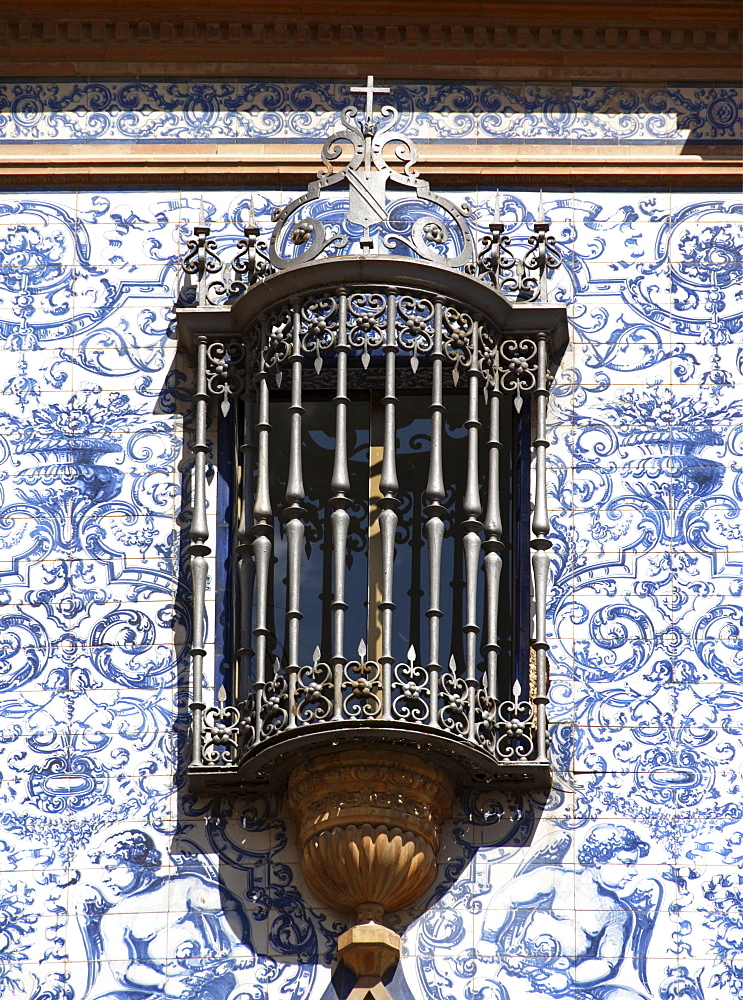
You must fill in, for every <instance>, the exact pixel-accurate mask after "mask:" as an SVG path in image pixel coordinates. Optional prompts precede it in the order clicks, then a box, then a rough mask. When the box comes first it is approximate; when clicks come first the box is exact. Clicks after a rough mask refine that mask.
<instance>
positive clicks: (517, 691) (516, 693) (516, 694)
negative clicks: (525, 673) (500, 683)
mask: <svg viewBox="0 0 743 1000" xmlns="http://www.w3.org/2000/svg"><path fill="white" fill-rule="evenodd" d="M520 697H521V684H520V683H519V681H518V679H517V680H515V681H514V682H513V700H514V701H518V700H519V698H520Z"/></svg>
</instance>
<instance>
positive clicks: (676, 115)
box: [0, 80, 741, 146]
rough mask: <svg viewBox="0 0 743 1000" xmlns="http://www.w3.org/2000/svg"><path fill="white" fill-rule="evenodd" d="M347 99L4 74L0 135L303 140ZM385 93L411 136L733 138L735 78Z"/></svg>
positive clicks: (336, 89)
mask: <svg viewBox="0 0 743 1000" xmlns="http://www.w3.org/2000/svg"><path fill="white" fill-rule="evenodd" d="M356 101H357V98H356V95H353V94H351V93H350V92H349V88H348V85H345V84H334V83H322V82H317V81H306V82H303V83H286V82H282V81H279V80H276V81H260V82H258V81H250V80H247V81H230V80H224V81H220V82H218V83H213V82H203V81H202V82H199V81H187V80H181V81H172V80H168V81H132V80H108V81H105V80H99V81H96V82H88V83H86V82H78V81H70V82H64V81H61V82H60V81H49V82H43V81H40V82H36V81H33V82H32V81H16V82H7V83H3V84H0V143H24V142H33V141H34V140H41V141H44V142H57V143H89V142H90V143H92V142H96V143H100V142H127V143H130V142H146V143H153V142H155V143H157V142H213V141H219V142H225V143H229V142H238V141H240V142H267V141H270V142H306V141H308V140H312V139H324V138H325V136H326V135H328V134H329V133H330V132H331V131H332V130H333V128H334V127H335V126H336V125H337V123H338V117H339V114H340V112H341V110H342V109H343V108H344V107H345V106H346V105H347V104H349V103H350V104H353V103H356ZM390 102H391V103H392V104H394V106H395V107H397V108H399V109H400V110H401V111H402V119H401V126H402V128H403V130H404V131H405V134H406V135H408V136H410V137H411V138H414V139H416V140H417V141H419V142H448V143H458V142H468V143H471V142H478V143H486V144H487V143H523V142H525V141H528V142H530V143H535V142H536V143H540V142H543V143H562V144H572V143H576V144H580V145H581V146H585V145H590V144H592V143H599V144H604V145H605V144H622V143H628V142H629V143H635V144H636V143H648V144H653V145H657V144H666V143H674V144H679V143H690V144H691V145H707V144H710V143H715V144H719V143H725V142H729V143H735V142H738V143H739V142H740V126H741V92H740V90H739V89H736V88H735V87H705V86H700V87H694V86H684V87H670V88H665V87H663V88H659V87H650V86H624V87H617V86H610V87H607V86H599V85H597V86H585V85H580V86H574V87H571V86H569V85H566V86H559V85H552V86H542V85H539V86H535V85H523V86H508V85H500V84H499V85H490V84H488V85H481V84H449V83H447V84H397V85H395V86H393V87H391V92H390Z"/></svg>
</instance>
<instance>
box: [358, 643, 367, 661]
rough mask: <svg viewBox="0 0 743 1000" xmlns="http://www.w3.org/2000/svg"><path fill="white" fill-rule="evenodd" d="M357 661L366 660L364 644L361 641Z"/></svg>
mask: <svg viewBox="0 0 743 1000" xmlns="http://www.w3.org/2000/svg"><path fill="white" fill-rule="evenodd" d="M359 659H360V660H365V659H366V643H365V642H364V640H363V639H362V640H361V642H360V643H359Z"/></svg>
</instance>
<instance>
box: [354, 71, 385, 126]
mask: <svg viewBox="0 0 743 1000" xmlns="http://www.w3.org/2000/svg"><path fill="white" fill-rule="evenodd" d="M389 92H390V88H389V87H375V86H374V77H373V76H367V78H366V86H365V87H351V93H352V94H366V117H367V120H371V116H372V111H373V106H374V95H375V94H389Z"/></svg>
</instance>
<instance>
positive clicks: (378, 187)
mask: <svg viewBox="0 0 743 1000" xmlns="http://www.w3.org/2000/svg"><path fill="white" fill-rule="evenodd" d="M366 94H367V107H366V112H365V114H362V113H360V112H359V111H357V109H356V108H353V107H351V108H347V109H346V110H345V111H344V112H343V114H342V127H341V129H340V130H339V131H338V132H336V133H335V134H334V135H332V136H330V138H329V139H328V140H327V141H326V143H325V146H324V148H323V164H324V169H323V171H322V173H321V174H320V175H319V179H318V180H317V181H315V182H313V183H312V184H311V185H310V187H309V190H308V191H307V193H306V194H304V195H302V196H301V197H299V198H297V199H295V200H294V201H292V202H291V203H290V204H289V205H287V206H286V207H284V208H282V209H280V210H278V211H277V212H276V213H275V216H274V228H273V231H272V233H271V235H270V238H269V239H268V241H267V243H266V242H263V241H262V239H261V233H260V229H259V227H258V226H257V225H256V224H255V221H254V219H252V218H251V220H250V223H249V225H248V226H247V227H246V228H245V231H244V238H243V239H240V240H239V241H238V242H237V245H236V247H235V248H234V251H233V253H232V254H230V255H229V259H226V255H225V253H224V248H223V247H222V246H221V245H220V242H219V241H218V240H217V239H215V238H214V237H213V236H212V234H211V230H210V228H209V227H208V226H207V225H205V224H203V223H202V224H201V225H200V226H199V227H198V228H197V229H196V231H195V236H194V239H193V240H192V241H191V243H190V253H189V255H188V257H187V259H186V261H185V264H184V269H185V271H186V274H187V275H189V276H190V277H192V278H193V279H195V282H194V284H192V285H190V286H189V287H188V288H187V289H185V291H184V294H183V295H182V297H181V300H180V303H179V307H178V320H179V330H180V337H181V338H182V340H183V342H184V343H185V344H186V346H187V348H188V350H190V351H191V352H192V353H193V355H194V357H195V360H196V372H197V375H196V379H197V387H196V393H195V396H194V406H195V414H196V420H195V441H194V445H193V452H194V456H195V467H194V477H193V484H194V486H193V521H192V526H191V540H192V544H191V549H190V552H191V567H192V581H193V612H194V616H193V645H192V650H191V655H192V662H193V677H192V684H193V703H192V713H193V725H192V738H193V758H192V765H191V775H192V779H193V780H194V782H195V783H196V785H197V786H198V785H199V783H200V782H204V781H206V780H208V781H209V782H213V781H214V780H215V777H216V776H218V777H219V780H220V781H221V782H228V783H229V782H232V781H235V782H237V783H248V784H255V785H260V784H264V785H266V784H271V783H279V784H280V783H281V782H282V780H284V778H285V776H286V774H287V773H288V771H289V770H290V769H291V768H292V767H294V766H295V765H296V764H297V762H298V761H299V759H300V756H301V755H303V754H304V752H305V748H313V750H314V751H316V752H321V751H323V750H325V751H327V750H331V749H338V748H341V749H343V748H351V749H352V748H353V747H355V746H356V747H362V748H365V749H367V750H368V749H369V748H371V747H377V748H383V749H384V748H387V749H389V748H395V747H397V748H402V749H405V748H410V749H413V750H417V751H419V752H423V753H424V754H425V756H426V757H427V758H428V759H430V760H433V761H436V762H438V763H439V764H441V765H442V766H444V767H445V768H446V769H447V770H448V771H449V772H450V773H453V774H454V775H455V776H456V777H457V778H458V780H460V781H462V782H471V783H482V782H488V781H492V780H495V779H499V778H500V779H503V778H505V779H519V780H525V779H527V780H533V781H536V782H545V781H548V780H549V768H548V764H547V729H546V715H545V707H546V702H547V661H546V653H547V643H546V640H545V601H546V594H547V576H548V562H549V557H548V551H549V547H550V541H549V537H548V536H549V523H548V518H547V505H546V491H545V476H546V472H545V452H546V448H547V441H546V429H545V425H546V414H547V401H548V393H549V384H550V379H551V375H550V370H551V365H552V364H553V363H554V361H555V359H556V358H557V356H558V355H559V354H560V352H561V350H562V349H563V348H564V346H565V344H566V341H567V333H566V330H567V327H566V318H565V311H564V309H563V308H561V307H559V306H554V305H549V304H548V302H547V286H548V281H549V278H550V275H551V272H552V271H554V270H555V269H556V268H557V267H559V265H560V257H559V252H558V250H557V248H556V246H555V244H554V240H553V238H552V237H551V236H549V227H548V225H547V224H546V223H542V222H537V223H536V224H535V225H534V227H533V231H532V234H531V235H530V237H529V239H528V243H527V245H526V247H525V253H524V254H523V255H522V256H521V257H519V256H518V254H517V253H516V251H515V249H514V247H513V246H511V245H510V237H509V234H508V233H507V232H506V227H505V226H504V225H503V224H502V223H501V221H500V220H499V219H497V218H496V220H495V221H493V222H492V223H491V224H490V226H489V230H488V234H487V235H486V236H485V237H484V239H483V240H482V241H481V244H480V245H479V246H478V245H476V242H475V239H474V238H473V234H472V228H471V222H470V218H469V216H470V211H469V210H468V209H467V207H466V206H464V207H458V206H456V205H455V204H453V203H452V202H451V201H449V200H448V199H446V198H443V197H441V196H440V195H437V194H435V193H433V192H432V191H431V190H430V189H429V186H428V184H427V183H426V182H424V181H423V180H421V179H420V178H419V176H418V174H417V172H416V171H415V170H414V169H413V164H414V163H415V160H416V151H415V148H414V146H413V145H412V143H411V142H410V140H408V139H407V138H406V137H405V136H403V135H401V134H399V133H396V132H394V131H393V126H394V124H395V120H396V113H395V111H394V110H393V109H392V108H391V107H384V108H383V109H382V110H381V112H378V113H375V112H374V111H373V105H372V98H373V94H374V90H373V87H372V82H371V81H370V82H369V84H368V86H367V88H366ZM390 149H391V150H392V151H393V153H394V156H395V157H396V158H397V160H398V161H399V169H396V168H394V167H393V166H391V165H390V164H388V162H387V160H386V158H385V153H386V152H387V151H388V150H390ZM347 151H350V157H347V158H346V159H347V162H346V163H345V165H343V166H338V164H339V163H340V161H341V160H342V159H343V157H344V153H345V152H347ZM210 442H211V448H212V452H211V453H212V459H213V461H214V462H215V463H216V465H217V466H218V473H219V482H220V490H219V493H218V496H217V507H218V510H217V521H220V520H221V521H222V522H223V525H222V528H221V529H217V536H218V537H217V538H216V541H215V539H214V538H210V537H209V530H208V518H207V465H208V462H209V453H210ZM220 532H221V534H220ZM215 544H216V546H217V548H218V554H219V560H218V570H217V574H218V575H219V574H222V576H221V577H220V578H218V579H217V580H216V592H217V595H218V601H217V604H218V606H217V608H216V609H213V608H209V609H207V606H206V597H205V595H206V585H207V566H208V556H209V555H210V552H211V551H212V548H213V547H214V545H215ZM207 628H208V629H209V630H210V631H211V634H212V635H214V636H216V639H217V644H218V647H219V648H218V651H217V655H218V660H220V661H221V662H222V663H223V664H224V665H225V669H224V676H223V677H222V678H221V679H220V680H219V681H218V682H217V683H216V684H215V685H214V689H218V693H217V697H216V699H215V700H214V701H213V702H212V701H211V699H210V700H209V703H207V699H206V698H205V691H206V690H211V689H212V686H211V684H209V685H206V684H205V682H204V663H205V656H206V646H205V629H207Z"/></svg>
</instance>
